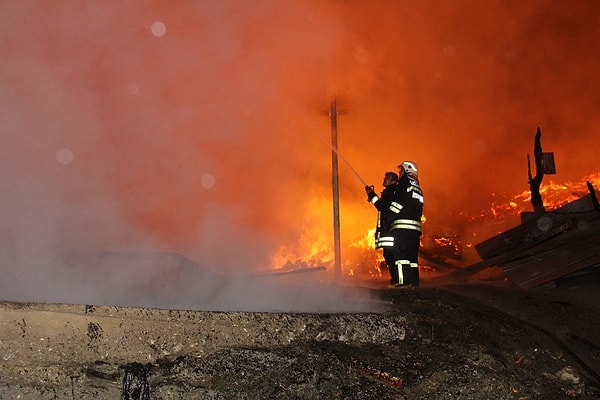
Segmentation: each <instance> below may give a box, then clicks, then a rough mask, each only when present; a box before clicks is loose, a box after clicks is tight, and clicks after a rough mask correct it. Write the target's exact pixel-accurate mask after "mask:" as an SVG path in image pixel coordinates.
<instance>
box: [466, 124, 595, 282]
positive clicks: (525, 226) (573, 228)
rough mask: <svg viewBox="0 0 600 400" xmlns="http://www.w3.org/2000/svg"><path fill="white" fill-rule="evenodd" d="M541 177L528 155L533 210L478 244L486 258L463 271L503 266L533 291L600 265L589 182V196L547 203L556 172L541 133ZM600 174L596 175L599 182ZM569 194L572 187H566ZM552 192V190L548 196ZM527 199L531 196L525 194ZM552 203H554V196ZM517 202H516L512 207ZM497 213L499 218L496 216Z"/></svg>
mask: <svg viewBox="0 0 600 400" xmlns="http://www.w3.org/2000/svg"><path fill="white" fill-rule="evenodd" d="M534 154H535V164H536V174H535V177H532V174H531V166H530V162H529V156H528V176H529V184H530V197H529V198H530V201H531V205H532V206H533V212H527V211H521V213H520V214H521V223H520V225H518V226H516V227H513V228H511V229H508V230H506V231H504V232H502V233H500V234H498V235H496V236H493V237H491V238H489V239H486V240H484V241H483V242H480V243H478V244H476V245H475V248H476V250H477V252H478V254H479V256H480V257H481V258H482V259H483V261H480V262H478V263H475V264H473V265H470V266H468V267H466V268H464V270H462V271H461V273H469V274H473V273H476V272H479V271H481V270H483V269H485V268H488V267H492V266H499V267H501V268H502V270H503V272H504V273H505V274H506V276H507V277H508V278H509V279H510V280H511V281H512V282H514V283H515V284H516V285H518V286H519V287H521V288H526V289H527V288H532V287H535V286H539V285H542V284H545V283H548V282H550V281H553V280H556V279H558V278H561V277H563V276H566V275H568V274H571V273H574V272H578V271H581V270H583V269H585V268H588V267H592V266H597V265H599V264H600V248H598V246H597V243H598V242H599V241H600V206H599V204H598V200H597V197H596V192H595V190H594V185H593V184H592V182H590V181H589V180H588V181H587V182H586V188H587V190H588V192H589V193H588V194H586V195H583V196H581V197H579V198H577V199H575V200H570V201H568V202H567V203H566V204H564V200H563V204H560V205H559V206H556V207H553V208H550V207H547V206H545V205H544V202H543V200H542V193H546V192H545V191H544V190H542V189H540V186H541V183H542V179H543V177H544V174H554V173H556V169H555V166H554V157H553V155H552V153H543V152H542V147H541V130H540V129H539V128H538V130H537V133H536V136H535V145H534ZM599 177H600V175H597V176H596V181H598V178H599ZM562 189H563V190H562V191H561V193H562V194H563V195H564V193H565V189H567V187H562ZM547 193H549V192H547ZM521 197H522V198H525V197H526V196H523V195H522V196H521ZM550 199H552V200H555V199H554V198H553V197H552V196H550ZM513 205H516V202H514V203H511V207H512V206H513ZM495 215H497V214H495Z"/></svg>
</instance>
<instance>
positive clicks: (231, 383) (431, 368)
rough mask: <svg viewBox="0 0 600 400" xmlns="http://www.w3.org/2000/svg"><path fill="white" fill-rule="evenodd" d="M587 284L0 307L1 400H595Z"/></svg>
mask: <svg viewBox="0 0 600 400" xmlns="http://www.w3.org/2000/svg"><path fill="white" fill-rule="evenodd" d="M597 289H598V285H591V286H586V285H580V284H576V285H569V286H566V287H558V286H557V287H546V288H541V289H537V290H529V291H521V290H518V289H516V288H513V287H510V286H509V285H497V284H494V285H488V284H470V285H466V284H461V285H442V286H436V287H422V288H419V289H400V290H398V289H379V288H368V289H365V288H360V289H359V288H356V290H357V291H358V290H360V291H368V292H369V293H370V295H371V298H372V299H373V300H372V301H374V302H378V304H380V305H381V310H382V311H381V312H377V313H335V314H317V313H252V312H202V311H173V310H170V311H169V310H159V309H144V308H127V307H109V306H101V307H98V306H85V305H56V304H29V303H28V304H25V303H11V302H4V303H1V304H0V356H1V357H2V361H1V363H0V399H17V398H19V399H354V400H356V399H500V400H501V399H519V400H521V399H523V400H524V399H582V400H587V399H597V398H600V378H599V372H600V369H599V362H600V337H599V335H598V334H597V331H598V329H597V328H598V322H599V321H600V307H599V304H600V302H599V301H597V300H598V290H597Z"/></svg>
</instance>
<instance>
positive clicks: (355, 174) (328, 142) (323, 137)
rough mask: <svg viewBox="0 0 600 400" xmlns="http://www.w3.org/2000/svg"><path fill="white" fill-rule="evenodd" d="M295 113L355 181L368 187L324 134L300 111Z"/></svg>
mask: <svg viewBox="0 0 600 400" xmlns="http://www.w3.org/2000/svg"><path fill="white" fill-rule="evenodd" d="M296 111H297V112H298V114H300V115H301V116H302V117H303V118H304V120H305V122H306V124H307V125H308V126H310V127H311V128H312V130H313V131H314V132H316V133H317V134H318V135H319V137H320V138H321V140H323V141H324V142H325V143H326V144H327V145H328V146H329V147H330V148H331V150H333V152H334V153H335V154H336V155H337V156H338V157H339V158H340V160H342V161H343V162H344V164H346V166H347V167H348V168H349V169H350V171H351V172H352V173H353V174H354V176H355V177H356V178H357V179H358V180H359V181H360V183H361V184H362V185H363V186H365V187H366V186H369V185H367V184H366V182H365V181H364V180H363V179H362V178H361V177H360V175H359V174H358V172H356V170H355V169H354V167H352V165H351V164H350V163H349V162H348V160H346V159H345V158H344V156H342V155H341V154H340V152H339V150H338V149H337V148H336V146H334V145H333V144H332V143H331V142H330V141H329V140H328V139H327V136H325V135H324V134H323V133H322V132H321V131H320V130H319V129H318V128H317V127H316V126H315V125H314V124H313V123H312V122H310V121H309V120H308V118H306V117H305V116H304V115H303V114H302V113H300V110H298V109H296Z"/></svg>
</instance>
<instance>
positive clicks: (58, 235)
mask: <svg viewBox="0 0 600 400" xmlns="http://www.w3.org/2000/svg"><path fill="white" fill-rule="evenodd" d="M386 3H387V2H375V3H373V2H365V1H345V2H341V1H333V0H331V1H309V0H306V1H295V2H274V1H255V2H245V1H236V0H231V1H187V2H178V3H177V4H175V3H172V4H171V3H169V2H161V1H155V2H148V1H130V2H126V3H117V2H103V1H91V2H83V3H78V4H74V3H73V2H70V1H52V2H43V1H27V0H24V1H18V2H15V1H0V26H1V27H2V28H1V31H0V37H1V38H2V40H1V41H0V52H1V54H2V64H0V82H1V83H2V84H1V85H0V106H1V107H0V124H1V128H0V129H1V132H0V155H1V158H0V159H1V161H0V162H1V163H2V164H1V169H0V188H1V190H2V197H1V199H0V213H1V215H0V235H1V236H0V244H1V246H0V256H1V260H0V262H1V263H2V266H1V270H2V273H3V280H2V285H1V286H0V288H1V290H2V292H3V293H6V296H4V297H5V298H7V299H10V298H11V297H12V298H14V297H18V298H19V299H27V298H29V297H30V296H31V298H34V299H36V300H38V299H41V300H49V301H53V300H57V299H58V300H60V299H61V296H63V297H62V298H64V296H65V292H67V291H72V292H73V291H75V290H74V289H73V288H74V287H75V286H76V285H79V286H78V287H79V288H80V289H78V290H80V293H81V294H80V296H78V297H77V299H75V298H73V300H74V301H75V300H77V301H81V300H78V299H79V298H81V297H85V296H86V294H87V296H89V297H90V298H96V295H97V294H98V293H99V292H102V293H101V294H102V295H104V294H105V293H107V292H108V293H110V290H111V287H114V285H111V282H114V281H113V279H116V280H117V281H119V282H121V283H122V281H123V280H124V279H125V280H126V279H127V277H126V276H125V278H124V277H123V275H118V274H117V275H114V274H113V273H112V272H110V271H109V270H111V269H110V268H108V267H106V268H105V261H106V255H107V254H115V253H118V254H128V253H134V254H183V255H184V256H185V258H186V259H190V260H193V261H194V262H196V263H197V265H200V266H202V268H206V269H209V270H211V271H212V272H214V273H218V274H222V275H226V276H229V277H233V279H234V280H236V282H237V280H238V279H242V280H243V279H244V277H246V276H247V275H248V274H252V273H253V272H254V271H257V270H262V269H269V268H272V267H278V266H280V265H278V264H277V263H280V264H282V263H283V262H285V261H286V257H288V258H289V261H292V262H293V261H295V260H296V258H301V257H310V256H313V255H314V254H315V252H314V251H313V250H314V249H313V250H309V249H312V247H311V244H317V245H318V246H316V247H317V248H321V250H322V247H323V246H325V247H326V248H327V246H329V250H330V245H328V244H329V243H330V242H331V239H330V238H331V237H332V233H331V229H332V228H331V200H330V198H331V188H330V185H331V172H330V168H331V160H330V157H331V149H330V148H329V147H328V145H327V144H326V143H324V141H323V134H325V135H327V134H328V132H329V131H328V129H329V120H328V118H327V116H326V115H323V113H324V112H326V111H327V110H328V108H329V103H330V101H331V100H332V99H333V97H334V96H337V99H338V103H339V105H340V107H341V108H343V109H344V110H345V111H347V113H345V114H344V115H342V116H340V119H339V150H340V152H341V154H343V156H344V157H345V159H347V160H348V161H350V162H351V163H352V166H353V167H354V168H355V169H356V170H357V171H358V172H359V173H360V174H361V176H362V178H364V179H365V180H367V181H368V182H369V183H373V184H375V185H377V184H378V183H379V182H380V181H381V176H382V174H383V172H384V171H386V170H393V169H395V166H396V165H397V164H398V162H400V161H401V160H403V159H412V160H414V161H416V162H417V163H418V164H419V165H420V168H421V171H422V173H421V180H422V184H423V186H424V189H425V192H426V196H427V201H428V203H427V207H426V214H427V218H428V224H429V226H430V229H431V230H432V231H439V232H441V233H448V232H451V231H455V230H458V231H460V230H461V229H462V228H461V221H460V220H455V219H452V218H451V217H450V215H457V214H458V213H459V212H460V211H464V212H471V211H476V210H478V209H480V208H485V207H486V206H487V204H488V203H489V201H490V196H491V194H492V193H509V194H510V193H520V192H521V191H523V190H525V189H526V188H527V186H526V163H525V155H526V153H527V152H531V149H532V144H533V136H534V134H535V130H536V128H537V127H538V126H540V127H541V128H542V131H543V138H542V141H543V145H544V148H545V150H546V151H554V152H555V155H556V158H557V168H558V172H559V175H557V176H556V177H555V179H556V180H565V181H567V180H576V179H580V178H581V176H584V175H586V174H588V173H590V172H591V171H594V170H596V169H597V162H596V158H595V154H596V153H597V151H596V150H597V147H598V139H597V137H598V136H597V134H596V133H595V132H596V131H597V130H598V127H599V125H600V121H599V119H598V116H597V115H596V114H597V113H595V109H596V108H597V105H598V96H599V95H598V93H600V91H599V90H598V87H599V86H600V85H599V84H600V77H599V76H598V74H597V72H596V71H597V70H598V69H599V67H600V65H598V64H600V60H599V59H598V56H597V54H600V52H599V50H600V49H598V47H599V46H600V40H598V39H599V38H600V32H599V29H600V28H599V26H600V24H599V22H600V21H599V20H598V19H599V18H600V17H599V16H600V12H598V11H600V10H599V9H598V8H599V7H600V6H599V5H598V4H597V2H594V1H589V2H577V3H576V4H564V5H563V4H560V3H557V4H548V3H547V2H541V1H540V2H538V1H530V2H525V3H523V2H516V1H515V2H506V1H492V2H478V1H452V2H425V3H424V2H421V1H402V2H397V4H386ZM340 185H341V204H342V212H341V217H342V235H343V238H344V239H345V240H350V239H352V238H355V237H361V236H362V235H363V234H364V233H365V232H366V231H367V230H368V229H370V228H371V226H372V224H373V220H374V211H373V209H372V208H370V207H369V205H368V204H366V202H365V201H364V194H363V191H362V185H361V183H360V182H359V180H357V179H356V177H355V176H354V175H353V174H352V173H351V172H350V170H349V169H347V168H345V167H344V165H343V164H341V165H340ZM323 243H325V245H324V244H323ZM313 247H314V246H313ZM326 250H327V249H326ZM317 252H318V251H317ZM86 254H87V255H89V257H88V258H86V257H85V256H84V255H86ZM274 255H275V256H274ZM98 257H100V259H101V260H102V261H98ZM158 257H159V258H160V257H161V256H160V255H159V256H158ZM109 259H110V257H109ZM118 259H119V260H120V261H118V262H116V264H118V265H123V264H122V258H118ZM142 259H144V256H142ZM175 259H177V260H181V259H179V258H177V257H175ZM74 260H75V261H74ZM169 260H170V261H165V263H166V264H167V266H164V265H163V269H167V270H168V269H169V268H170V267H169V266H170V265H172V264H173V263H174V264H177V263H179V261H177V262H175V261H173V259H169ZM274 260H275V261H274ZM112 262H113V265H114V263H115V261H114V260H113V261H112ZM138 262H141V263H142V264H144V262H142V261H138ZM274 262H275V265H273V263H274ZM109 264H110V263H109ZM159 264H160V263H159ZM163 264H164V263H163ZM123 268H126V266H124V265H123ZM90 270H93V273H92V272H90ZM82 271H83V272H82ZM111 271H112V270H111ZM212 272H211V273H212ZM69 277H73V278H75V277H77V279H78V280H76V281H70V279H69ZM84 277H88V278H89V279H87V281H86V282H84V283H82V279H83V280H85V279H84ZM204 278H206V276H203V277H201V278H199V279H198V280H199V281H198V282H197V284H198V287H199V291H200V292H202V291H203V289H204V287H202V280H203V279H204ZM132 279H133V280H135V279H138V280H139V279H140V276H139V274H138V275H136V277H134V278H132ZM208 281H210V282H211V283H210V285H213V284H214V283H215V282H216V281H212V280H211V279H208ZM100 282H104V283H106V284H102V285H101V284H99V283H100ZM261 285H264V283H261ZM225 292H226V290H223V291H221V292H220V295H219V299H220V300H219V301H220V302H221V304H223V305H224V307H226V306H225V305H226V304H227V298H226V297H227V296H225V297H224V293H225ZM231 292H232V296H233V297H235V296H234V295H235V294H236V293H238V292H239V291H237V290H232V291H231ZM261 292H265V290H263V288H262V286H261ZM78 293H79V292H78ZM245 295H246V297H247V298H255V299H256V301H257V302H256V304H260V303H261V300H260V298H258V299H257V298H256V294H255V293H253V294H250V293H246V294H245ZM311 297H312V299H313V302H312V304H313V305H315V303H318V301H314V299H315V296H314V294H311ZM97 298H103V296H101V295H98V296H97ZM198 301H200V300H198ZM274 301H277V300H274ZM133 302H139V301H137V300H136V301H133ZM265 302H266V300H265ZM324 302H326V303H328V304H332V303H334V301H332V299H331V298H330V296H328V297H327V299H326V300H325V301H324ZM234 303H235V304H239V301H238V299H236V300H235V301H234ZM263 303H264V302H263ZM283 303H285V301H283ZM294 303H295V304H296V307H295V308H298V304H301V303H302V302H301V300H300V299H294ZM229 304H231V303H229ZM315 307H316V308H318V304H317V305H315ZM267 308H268V307H267ZM313 308H314V307H313Z"/></svg>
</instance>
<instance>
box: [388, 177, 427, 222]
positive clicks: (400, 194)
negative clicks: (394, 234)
mask: <svg viewBox="0 0 600 400" xmlns="http://www.w3.org/2000/svg"><path fill="white" fill-rule="evenodd" d="M390 209H391V210H394V211H395V212H394V214H393V219H392V222H391V226H390V231H394V230H397V229H409V230H414V231H418V232H421V217H422V215H423V191H422V190H421V186H420V185H419V179H418V178H417V176H416V175H414V174H403V175H402V177H401V178H400V180H399V181H398V184H397V185H396V190H395V195H394V198H393V199H392V201H391V203H390Z"/></svg>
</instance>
